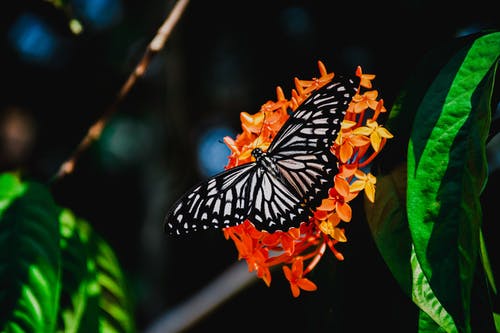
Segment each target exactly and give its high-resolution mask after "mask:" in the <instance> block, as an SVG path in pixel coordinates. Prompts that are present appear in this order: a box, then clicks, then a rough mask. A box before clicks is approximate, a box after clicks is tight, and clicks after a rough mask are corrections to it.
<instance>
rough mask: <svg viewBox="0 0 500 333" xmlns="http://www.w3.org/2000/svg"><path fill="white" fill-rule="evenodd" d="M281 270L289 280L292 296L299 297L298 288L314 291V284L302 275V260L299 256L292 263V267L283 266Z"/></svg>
mask: <svg viewBox="0 0 500 333" xmlns="http://www.w3.org/2000/svg"><path fill="white" fill-rule="evenodd" d="M283 272H284V273H285V277H286V279H287V280H288V281H289V282H290V288H291V289H292V295H293V297H299V295H300V289H303V290H307V291H314V290H316V289H317V287H316V285H315V284H314V283H313V282H312V281H311V280H309V279H307V278H305V277H303V273H304V262H303V261H302V258H301V257H297V258H296V259H295V260H294V261H293V263H292V269H290V268H289V267H288V266H283Z"/></svg>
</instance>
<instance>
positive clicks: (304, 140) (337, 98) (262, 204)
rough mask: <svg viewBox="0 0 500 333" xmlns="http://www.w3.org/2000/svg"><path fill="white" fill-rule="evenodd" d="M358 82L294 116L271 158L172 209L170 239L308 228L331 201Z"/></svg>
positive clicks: (336, 88) (345, 81)
mask: <svg viewBox="0 0 500 333" xmlns="http://www.w3.org/2000/svg"><path fill="white" fill-rule="evenodd" d="M358 83H359V79H358V78H357V77H338V76H335V78H334V79H333V80H332V81H331V82H330V83H328V84H327V85H325V86H324V87H322V88H321V89H319V90H317V91H315V92H314V93H313V94H312V95H311V96H309V97H308V98H307V99H306V100H305V101H304V102H303V103H302V104H301V105H300V106H299V107H298V108H297V110H296V111H295V112H294V113H292V115H291V116H290V118H289V119H288V120H287V121H286V122H285V124H284V125H283V127H282V128H281V129H280V130H279V131H278V133H277V134H276V136H275V138H274V140H273V141H272V142H271V145H270V146H269V148H268V150H267V152H263V151H262V150H261V149H259V148H256V149H254V150H253V151H252V155H253V157H254V158H255V161H254V162H250V163H247V164H243V165H240V166H237V167H234V168H231V169H229V170H226V171H223V172H221V173H219V174H217V175H215V176H214V177H212V178H210V179H208V180H206V181H204V182H202V183H200V184H198V185H196V186H195V187H193V188H192V189H191V190H190V191H188V192H187V193H186V194H184V196H182V197H181V198H180V199H179V200H178V201H177V202H176V203H175V204H174V206H173V207H172V208H171V210H170V211H169V213H168V214H167V217H166V219H165V229H166V231H167V232H168V233H170V234H174V235H179V234H186V233H189V232H193V231H197V230H203V229H209V228H225V227H229V226H234V225H237V224H240V223H242V222H244V221H245V220H246V219H248V220H249V221H251V222H252V223H253V224H254V226H255V227H256V228H257V229H259V230H267V231H275V230H285V231H286V230H288V229H289V228H291V227H297V226H299V225H300V223H301V222H306V221H308V220H309V217H310V216H311V215H312V210H313V209H315V208H316V207H317V206H319V204H321V201H322V199H324V198H326V197H327V196H328V190H329V189H330V188H331V187H332V186H333V178H334V175H335V174H336V172H337V170H338V169H337V160H336V158H335V156H334V155H333V154H332V153H331V151H330V147H331V146H332V144H333V142H334V140H335V138H336V137H337V134H338V132H339V130H340V124H341V122H342V119H343V118H344V115H345V113H346V110H347V108H348V106H349V103H350V101H351V99H352V97H353V96H354V94H355V93H356V91H357V87H358Z"/></svg>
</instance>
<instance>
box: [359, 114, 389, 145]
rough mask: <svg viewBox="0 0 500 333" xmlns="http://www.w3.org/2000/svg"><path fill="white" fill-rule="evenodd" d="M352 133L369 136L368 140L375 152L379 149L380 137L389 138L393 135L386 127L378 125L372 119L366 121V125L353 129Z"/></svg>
mask: <svg viewBox="0 0 500 333" xmlns="http://www.w3.org/2000/svg"><path fill="white" fill-rule="evenodd" d="M353 133H354V134H356V135H363V136H370V142H371V144H372V147H373V149H374V150H375V151H376V152H378V151H379V150H380V144H381V142H382V139H390V138H392V137H393V136H392V134H391V133H390V132H389V131H388V130H387V129H385V128H384V127H382V126H380V125H379V124H378V123H377V122H376V121H375V120H372V119H368V120H367V121H366V126H361V127H358V128H356V129H355V130H353Z"/></svg>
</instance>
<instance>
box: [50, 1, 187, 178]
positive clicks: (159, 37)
mask: <svg viewBox="0 0 500 333" xmlns="http://www.w3.org/2000/svg"><path fill="white" fill-rule="evenodd" d="M188 2H189V0H178V1H177V3H176V4H175V6H174V8H173V9H172V11H171V12H170V15H169V16H168V17H167V19H166V20H165V21H164V22H163V24H162V25H161V27H160V28H159V29H158V32H157V33H156V36H155V37H154V38H153V40H152V41H151V42H150V43H149V44H148V47H147V49H146V51H145V52H144V55H143V56H142V59H141V60H140V61H139V63H138V64H137V65H136V67H135V69H134V71H133V72H132V73H130V75H129V77H128V79H127V81H125V83H124V84H123V86H122V87H121V89H120V91H119V92H118V94H117V96H116V98H115V100H114V102H113V103H112V104H111V105H110V106H109V108H108V109H107V110H106V111H105V112H104V113H103V115H102V116H101V117H100V118H99V119H98V120H97V121H96V122H95V123H94V124H93V125H92V126H91V127H90V128H89V130H88V131H87V134H86V135H85V137H84V138H83V139H82V141H80V143H79V144H78V146H77V147H76V149H75V150H74V152H73V153H72V154H71V156H70V157H69V158H68V159H67V160H65V161H64V162H63V163H62V164H61V166H60V167H59V170H58V171H57V173H56V174H55V175H54V176H53V177H52V179H51V182H54V181H57V180H61V179H62V178H63V177H64V176H66V175H68V174H70V173H72V172H73V170H74V168H75V164H76V162H77V160H78V159H79V158H80V156H81V155H82V153H83V152H84V151H85V150H87V149H88V148H89V147H90V145H91V144H92V143H93V142H95V141H97V140H98V139H99V138H100V137H101V134H102V130H103V129H104V127H105V126H106V124H107V122H108V121H109V119H110V118H111V116H112V115H113V114H114V113H115V112H116V110H117V107H118V104H120V102H121V101H122V100H123V99H124V98H125V96H126V95H127V94H128V93H129V91H130V89H131V88H132V86H133V85H134V84H135V82H136V81H137V79H139V78H140V77H142V76H143V75H144V73H145V72H146V69H147V68H148V66H149V64H150V62H151V59H152V57H153V56H154V55H155V54H156V53H158V52H159V51H160V50H161V49H163V47H164V46H165V43H166V41H167V39H168V37H169V36H170V33H171V32H172V30H173V28H174V27H175V25H176V24H177V22H178V21H179V19H180V17H181V16H182V13H183V12H184V10H185V8H186V6H187V4H188Z"/></svg>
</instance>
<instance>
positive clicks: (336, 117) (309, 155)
mask: <svg viewBox="0 0 500 333" xmlns="http://www.w3.org/2000/svg"><path fill="white" fill-rule="evenodd" d="M358 82H359V81H358V79H357V78H351V77H335V78H334V80H333V81H332V82H330V83H329V84H327V85H326V86H324V87H322V88H321V89H319V90H318V91H316V92H314V93H313V94H312V95H311V96H310V97H309V98H308V99H306V100H305V101H304V102H303V103H302V104H301V105H300V106H299V107H298V108H297V110H296V111H295V112H294V113H293V114H292V115H291V116H290V118H289V119H288V121H287V122H286V123H285V124H284V126H283V127H282V128H281V130H280V131H279V132H278V133H277V134H276V137H275V138H274V140H273V142H272V143H271V145H270V147H269V149H268V154H269V155H270V156H272V157H273V158H274V159H275V161H276V165H277V167H278V169H279V172H280V174H281V175H282V177H283V178H284V179H285V181H286V183H288V184H289V185H290V186H291V187H292V188H293V189H294V191H295V192H296V193H297V195H298V196H300V197H301V198H303V200H304V202H305V204H306V205H307V206H308V207H310V208H313V209H314V208H316V207H317V206H318V205H319V204H320V203H321V200H322V199H324V198H325V197H327V194H328V190H329V189H330V188H331V187H332V186H333V176H334V175H335V173H336V172H337V165H336V158H335V156H334V155H333V154H332V153H331V151H330V147H331V146H332V145H333V142H334V141H335V138H336V137H337V134H338V132H339V131H340V125H341V122H342V119H343V117H344V115H345V113H346V110H347V108H348V106H349V103H350V101H351V99H352V97H353V96H354V94H355V93H356V91H357V86H358Z"/></svg>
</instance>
